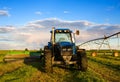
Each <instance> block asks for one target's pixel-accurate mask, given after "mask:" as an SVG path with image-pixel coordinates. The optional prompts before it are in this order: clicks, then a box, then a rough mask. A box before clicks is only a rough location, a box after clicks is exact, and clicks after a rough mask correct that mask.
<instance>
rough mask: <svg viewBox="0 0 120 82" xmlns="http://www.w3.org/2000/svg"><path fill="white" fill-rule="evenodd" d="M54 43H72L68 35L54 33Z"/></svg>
mask: <svg viewBox="0 0 120 82" xmlns="http://www.w3.org/2000/svg"><path fill="white" fill-rule="evenodd" d="M55 42H56V43H57V42H72V41H71V35H70V33H55Z"/></svg>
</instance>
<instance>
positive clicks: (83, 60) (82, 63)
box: [77, 49, 88, 71]
mask: <svg viewBox="0 0 120 82" xmlns="http://www.w3.org/2000/svg"><path fill="white" fill-rule="evenodd" d="M77 64H78V69H80V70H81V71H86V70H87V67H88V61H87V55H86V52H85V50H84V49H83V50H78V51H77Z"/></svg>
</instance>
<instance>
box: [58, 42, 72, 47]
mask: <svg viewBox="0 0 120 82" xmlns="http://www.w3.org/2000/svg"><path fill="white" fill-rule="evenodd" d="M58 44H59V46H60V47H68V46H69V47H70V46H71V47H72V46H73V43H70V42H59V43H58Z"/></svg>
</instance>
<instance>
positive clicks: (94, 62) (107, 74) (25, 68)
mask: <svg viewBox="0 0 120 82" xmlns="http://www.w3.org/2000/svg"><path fill="white" fill-rule="evenodd" d="M102 52H103V51H102ZM39 53H40V52H39V51H27V52H25V51H22V50H16V51H14V50H13V51H9V50H7V51H6V50H1V51H0V82H120V54H119V56H118V57H113V56H111V55H104V54H101V55H97V56H95V57H92V56H91V51H88V52H87V56H88V70H87V71H86V72H81V71H79V70H70V69H64V68H60V67H57V66H55V67H54V68H53V69H54V72H53V73H52V74H50V73H45V72H44V67H43V61H42V59H41V60H40V61H36V62H25V61H24V59H22V60H17V61H14V62H8V63H5V62H3V58H4V56H6V55H8V54H10V55H16V54H27V55H31V54H32V55H34V54H36V55H39Z"/></svg>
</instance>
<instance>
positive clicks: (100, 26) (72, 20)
mask: <svg viewBox="0 0 120 82" xmlns="http://www.w3.org/2000/svg"><path fill="white" fill-rule="evenodd" d="M52 26H55V27H68V28H70V29H72V30H74V29H79V30H81V32H82V33H83V35H81V36H80V38H81V40H80V41H87V40H90V39H94V38H98V37H100V36H101V37H102V36H103V35H104V34H110V33H115V32H119V31H120V0H0V41H1V43H0V46H4V48H0V49H7V48H8V49H12V48H13V49H15V48H17V47H18V46H19V47H20V48H21V49H22V48H26V47H29V48H31V49H33V48H35V46H37V48H39V47H40V46H43V45H44V44H46V43H45V41H47V40H49V39H48V38H49V37H48V36H49V34H47V33H46V34H45V33H44V31H46V32H49V30H50V29H51V27H52ZM96 31H97V32H96ZM93 33H94V37H92V36H93V35H92V34H93ZM41 35H42V36H45V37H43V38H42V37H40V36H41ZM11 36H12V38H10V37H11ZM23 39H25V40H23ZM36 40H37V41H36ZM23 41H24V42H23ZM21 42H23V44H22V45H21ZM5 45H6V46H7V47H6V46H5ZM8 46H9V47H8ZM17 49H19V48H17Z"/></svg>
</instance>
